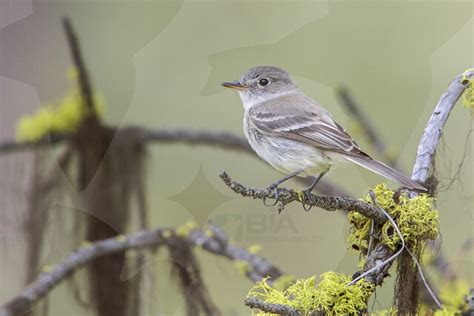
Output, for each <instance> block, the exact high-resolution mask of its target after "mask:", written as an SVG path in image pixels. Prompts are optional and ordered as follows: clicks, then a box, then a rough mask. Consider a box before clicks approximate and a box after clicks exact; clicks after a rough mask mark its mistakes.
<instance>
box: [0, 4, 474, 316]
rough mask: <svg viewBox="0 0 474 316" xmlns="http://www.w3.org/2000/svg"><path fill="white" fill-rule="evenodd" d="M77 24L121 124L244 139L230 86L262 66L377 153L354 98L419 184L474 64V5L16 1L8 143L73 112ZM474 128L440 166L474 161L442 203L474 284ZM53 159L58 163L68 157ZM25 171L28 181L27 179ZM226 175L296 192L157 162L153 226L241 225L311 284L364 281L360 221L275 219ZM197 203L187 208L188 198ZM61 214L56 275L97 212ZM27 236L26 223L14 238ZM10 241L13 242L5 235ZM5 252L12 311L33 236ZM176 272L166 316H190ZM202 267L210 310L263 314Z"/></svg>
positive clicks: (11, 199)
mask: <svg viewBox="0 0 474 316" xmlns="http://www.w3.org/2000/svg"><path fill="white" fill-rule="evenodd" d="M64 15H67V16H69V17H71V19H72V20H73V21H74V24H75V27H76V29H77V31H78V33H79V35H80V38H81V43H82V46H83V52H84V56H85V59H86V62H87V65H88V68H89V70H90V73H91V76H92V80H93V85H94V87H95V88H96V92H97V93H98V94H99V95H101V96H103V99H104V103H105V104H106V107H107V111H106V113H104V115H103V118H104V120H105V121H107V122H109V123H111V124H116V125H119V126H125V125H127V124H139V125H144V126H147V127H173V126H187V127H192V128H214V129H220V130H227V131H232V132H235V133H238V134H241V135H242V107H241V104H240V100H239V99H238V97H237V96H236V95H234V94H233V93H231V92H230V91H228V90H224V89H223V88H221V87H220V86H219V83H220V82H222V81H228V80H234V79H237V78H238V77H239V76H240V74H241V73H242V72H243V71H245V70H246V69H247V68H249V67H251V66H253V65H259V64H271V65H278V66H281V67H283V68H286V69H288V70H289V71H290V73H292V74H293V76H294V78H295V79H296V80H297V81H298V83H299V84H300V85H301V87H302V88H303V90H304V91H305V92H306V93H307V94H308V95H309V96H311V97H313V98H314V99H316V100H318V101H319V102H321V103H322V104H324V105H325V106H326V107H327V108H328V109H329V110H330V111H331V112H332V113H333V114H334V117H335V118H336V119H337V120H338V121H339V122H340V123H341V124H342V125H344V126H346V127H347V128H348V129H349V130H350V131H352V132H355V135H354V136H355V137H356V138H358V141H359V143H361V145H362V147H366V148H367V151H368V152H369V153H374V151H373V150H372V149H371V148H370V147H368V146H367V144H366V142H365V141H364V139H362V138H361V137H360V135H357V130H356V129H354V125H353V122H351V119H350V117H348V116H347V115H346V114H345V113H344V111H343V110H342V108H341V107H340V106H339V105H338V102H337V99H336V97H335V94H334V92H335V89H336V88H339V87H341V86H344V87H347V88H348V89H350V91H351V92H352V94H353V95H354V97H355V98H356V99H357V100H358V102H360V104H361V105H362V106H363V108H364V110H365V111H366V112H367V113H368V114H369V115H370V117H372V118H373V119H374V121H375V125H376V127H377V128H378V129H379V131H380V132H381V133H382V135H383V137H384V138H385V139H386V140H387V142H388V143H389V146H390V147H391V148H393V150H394V151H395V152H398V153H399V155H400V157H401V165H402V166H404V167H405V171H406V172H407V173H408V172H409V170H410V169H411V164H412V163H413V160H414V155H415V151H416V144H417V142H418V139H419V137H420V135H421V133H422V130H423V128H424V125H425V123H426V121H427V119H428V117H429V115H430V113H431V111H432V109H433V107H434V105H435V103H436V101H437V99H438V98H439V96H440V95H441V93H443V91H444V90H445V88H446V87H447V85H448V83H449V82H450V80H452V79H453V78H454V76H455V75H456V74H458V73H460V72H462V71H463V70H464V69H465V68H466V67H469V66H470V65H472V64H473V45H474V44H473V31H472V30H473V4H472V2H469V1H410V2H408V1H397V2H395V1H289V0H288V1H230V0H229V1H196V0H190V1H171V0H170V1H164V0H163V1H99V0H97V1H65V0H64V1H48V0H37V1H28V0H21V1H16V0H3V1H1V2H0V27H2V28H1V29H0V47H1V51H0V52H1V53H0V96H1V100H2V104H3V106H2V107H1V108H0V128H1V132H2V133H1V135H0V137H1V139H12V138H13V137H14V136H15V135H14V134H15V127H14V122H15V121H16V120H17V119H19V118H20V117H21V116H23V115H25V114H32V113H34V112H36V111H37V109H38V107H39V106H40V105H45V104H50V103H51V102H53V101H54V100H60V98H61V96H63V95H65V94H66V93H67V91H69V90H70V88H71V84H70V82H68V81H67V80H65V72H66V71H67V69H70V67H71V62H70V58H69V55H68V49H67V47H66V42H65V39H64V35H63V31H62V28H61V24H60V18H61V17H62V16H64ZM466 113H467V112H466V111H465V110H463V109H461V108H457V109H455V110H454V112H453V113H452V117H451V118H450V120H449V121H448V126H447V128H446V133H445V134H444V136H443V141H444V144H443V146H442V149H441V151H440V153H439V155H438V162H437V171H438V173H439V174H440V179H441V180H442V181H443V183H448V182H449V179H450V178H452V177H453V175H454V174H455V172H456V168H457V166H458V164H459V163H460V161H461V159H462V157H463V156H464V155H465V156H466V160H465V162H464V165H463V169H462V172H461V173H459V174H458V177H459V181H456V182H454V183H453V184H452V186H451V188H450V189H449V190H448V191H446V192H441V193H440V196H439V199H438V202H437V206H436V207H437V209H438V210H439V222H440V230H441V233H442V235H443V246H442V248H441V250H442V251H443V252H445V254H446V255H447V258H448V260H449V261H450V262H451V263H455V264H456V267H457V270H458V271H459V273H460V274H462V275H463V276H464V277H465V278H466V279H467V280H468V281H469V282H470V283H471V284H472V280H473V271H472V266H473V265H472V263H473V262H472V261H473V258H472V255H467V256H462V257H460V256H459V255H458V249H459V247H460V245H461V243H462V242H464V241H465V240H466V239H467V238H472V237H473V230H472V227H473V226H472V224H473V216H474V212H473V210H472V203H473V200H472V199H473V196H474V195H473V193H474V192H473V183H472V179H473V174H472V170H473V168H472V167H473V166H472V146H471V141H470V140H469V141H466V135H467V134H468V132H469V130H470V129H471V128H472V121H471V118H470V116H469V115H467V114H466ZM358 136H359V137H358ZM49 154H50V155H51V158H52V159H55V157H56V156H55V151H54V150H51V151H50V153H49ZM1 159H2V165H1V168H2V170H3V171H2V174H3V175H4V176H2V180H1V186H2V188H3V190H2V192H3V193H2V194H4V196H2V198H1V203H2V205H3V206H4V207H7V206H8V207H10V208H11V205H16V203H20V201H21V200H22V196H23V194H24V192H22V189H21V188H17V187H9V183H10V182H11V179H12V178H14V177H16V175H17V174H18V172H16V173H15V172H13V171H12V172H9V173H4V171H5V170H6V169H11V168H12V162H9V163H6V159H7V158H3V157H2V158H1ZM15 163H16V164H13V166H14V168H13V170H23V169H24V168H26V167H25V166H22V165H20V163H19V162H15ZM15 168H16V169H15ZM200 170H201V171H200ZM219 170H227V171H229V172H230V173H231V174H234V175H238V179H240V180H242V181H244V182H245V183H249V184H254V185H256V186H264V185H267V184H268V183H270V182H271V181H273V180H275V179H276V178H277V177H279V176H280V175H279V174H278V173H277V172H275V171H273V170H272V169H271V168H270V167H268V166H267V165H265V164H264V163H262V162H261V161H259V160H258V159H257V158H255V157H251V156H248V155H245V154H235V153H232V152H226V151H222V150H216V149H210V148H206V147H192V148H191V147H187V146H184V145H179V146H176V145H160V146H153V147H151V148H150V151H149V170H148V182H149V183H148V193H149V194H148V202H149V206H150V210H151V212H150V214H152V216H151V222H150V223H149V226H151V227H157V226H168V225H170V226H171V225H173V226H175V225H178V224H181V223H183V222H185V221H187V220H190V219H191V220H192V219H195V218H209V219H213V220H215V221H216V222H220V223H224V224H225V223H227V227H226V226H225V225H224V228H225V229H226V230H227V231H228V232H229V234H230V237H231V238H233V239H234V241H235V242H237V243H239V244H241V245H244V246H248V245H251V244H255V243H258V244H261V245H262V246H263V250H262V251H261V254H262V255H263V256H265V257H267V258H269V259H270V260H271V261H272V262H274V263H275V264H277V265H279V266H280V267H281V268H282V269H283V270H284V271H287V272H288V273H291V274H293V275H295V276H297V277H308V276H311V275H315V274H320V273H322V272H324V271H328V270H335V271H338V272H345V273H350V272H351V271H353V270H354V267H355V266H356V265H357V261H358V258H357V257H356V256H354V253H353V252H352V251H351V250H349V249H345V240H346V238H347V235H348V228H349V226H348V221H347V218H345V217H344V216H340V215H338V214H334V213H328V212H319V211H318V210H316V209H314V210H312V211H311V212H310V213H305V212H303V211H302V209H301V208H300V206H298V205H296V204H295V205H291V206H289V207H288V208H287V209H286V210H285V211H284V214H283V215H280V216H275V214H273V213H272V211H273V210H269V209H267V208H265V207H263V206H262V205H261V203H260V202H259V201H254V200H250V199H242V198H239V197H237V196H235V195H233V194H231V193H230V192H229V191H228V190H227V188H225V187H224V186H223V185H222V183H221V182H220V181H219V179H218V177H217V174H218V171H219ZM198 173H199V174H201V173H202V176H199V177H201V180H199V181H200V182H199V183H204V184H200V185H199V186H194V188H195V189H194V191H192V190H187V188H193V186H192V185H191V184H192V183H194V182H193V181H194V180H195V178H196V176H197V175H198ZM9 177H10V180H9ZM331 178H332V179H333V180H334V181H336V182H337V183H339V184H340V185H343V186H344V187H345V188H346V189H348V190H349V191H350V192H351V193H352V194H354V195H355V196H359V197H362V196H363V195H364V194H365V190H366V188H367V187H368V186H369V185H373V184H375V183H378V182H380V181H381V180H382V179H380V178H379V177H377V176H375V175H372V174H369V173H367V172H365V171H362V170H361V169H359V168H357V167H347V168H342V169H338V170H336V171H334V172H332V174H331ZM202 179H204V180H205V181H204V182H202ZM186 190H187V191H186ZM183 191H184V192H187V193H186V194H184V195H180V193H182V192H183ZM192 192H195V194H193V193H192ZM198 194H200V195H198ZM7 195H8V196H7ZM176 196H178V198H176ZM2 209H3V207H2ZM55 209H57V212H56V213H53V214H52V215H51V218H50V219H49V222H48V233H47V247H46V250H45V253H44V255H43V258H44V259H43V261H44V264H45V265H47V264H52V263H55V262H58V261H59V260H60V259H61V258H63V257H64V256H65V254H67V253H68V252H69V251H70V249H69V248H68V246H67V241H68V240H67V238H68V237H67V236H68V235H64V232H63V231H62V230H66V231H67V230H68V229H70V228H68V227H66V228H59V227H58V222H59V219H58V218H66V219H67V218H68V217H73V216H76V215H77V214H78V213H80V212H81V211H80V210H77V209H72V208H68V205H60V206H57V207H56V208H55ZM255 216H260V217H258V218H257V217H255ZM282 216H285V217H282ZM282 218H284V219H285V222H284V223H283V222H282ZM282 223H283V224H282ZM20 224H21V223H20V222H19V220H18V219H16V218H15V217H14V216H13V218H10V220H9V221H8V222H5V221H4V222H2V223H0V227H1V225H9V226H10V227H14V226H15V225H20ZM12 225H13V226H12ZM61 229H62V230H61ZM0 231H3V232H8V230H5V229H4V227H2V228H1V230H0ZM4 234H6V233H4ZM1 236H3V237H2V239H0V253H1V256H2V262H0V284H2V285H4V284H8V285H9V286H8V287H5V286H2V287H0V301H4V300H5V299H6V298H7V297H10V296H11V295H13V294H14V293H16V292H17V291H18V290H19V289H20V288H21V287H22V281H21V280H22V275H20V274H19V273H20V272H19V271H22V269H21V265H22V262H23V261H22V256H23V255H24V247H23V245H24V244H23V242H22V236H21V235H19V236H17V235H0V237H1ZM5 236H6V237H5ZM12 236H13V237H15V238H13V237H12ZM71 238H72V237H71ZM303 257H304V260H301V258H303ZM160 258H162V260H160V259H157V260H156V261H155V262H154V263H153V264H154V265H155V266H156V269H157V271H158V273H157V274H156V275H157V276H159V280H156V282H157V285H158V290H157V292H156V297H157V302H158V303H157V305H158V306H159V310H160V311H161V312H163V313H164V314H171V315H180V314H182V313H183V311H184V309H183V308H184V304H183V302H182V298H181V296H180V295H179V294H178V293H179V292H178V290H177V288H176V286H175V285H169V284H170V283H169V282H168V281H169V277H168V275H169V262H168V261H167V260H168V259H166V256H162V257H160ZM200 258H201V259H202V266H203V275H204V277H205V278H206V282H207V284H208V285H209V290H210V294H211V295H212V297H213V298H214V299H215V301H216V302H217V303H218V305H219V306H220V307H224V308H223V312H224V313H225V314H231V313H232V312H234V313H235V314H242V313H248V312H249V311H248V309H247V308H246V307H245V306H243V304H242V301H243V299H244V298H245V295H246V294H247V291H248V289H249V288H250V282H249V281H248V280H247V279H245V278H243V277H242V276H241V275H240V274H239V273H238V272H237V271H236V269H235V267H234V266H233V265H232V264H229V263H228V262H226V261H225V260H223V259H221V258H211V257H209V256H205V255H203V256H200ZM150 264H151V263H150ZM17 271H18V272H17ZM229 284H232V286H229ZM223 289H225V291H224V290H223ZM391 292H392V288H391V286H390V284H385V287H384V289H382V290H378V292H377V302H378V303H376V304H375V308H376V309H379V308H383V307H385V306H387V304H389V303H390V302H391V297H390V293H391ZM50 302H51V303H52V304H50V306H49V309H50V312H51V315H66V314H67V315H83V314H84V311H83V310H82V309H81V308H80V307H79V306H78V305H77V304H76V303H75V302H74V299H73V297H72V295H71V292H70V291H67V284H63V285H61V286H60V287H58V288H57V289H56V290H54V292H53V293H52V297H51V300H50Z"/></svg>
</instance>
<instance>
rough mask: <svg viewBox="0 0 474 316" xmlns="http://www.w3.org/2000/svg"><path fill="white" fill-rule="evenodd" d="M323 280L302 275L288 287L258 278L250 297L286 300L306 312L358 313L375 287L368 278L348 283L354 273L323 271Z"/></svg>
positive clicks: (267, 301) (276, 300) (302, 312)
mask: <svg viewBox="0 0 474 316" xmlns="http://www.w3.org/2000/svg"><path fill="white" fill-rule="evenodd" d="M320 279H321V280H320V282H319V284H316V277H315V276H313V277H310V278H307V279H298V280H296V281H294V282H293V283H292V284H291V285H290V286H288V288H287V289H286V290H284V291H282V290H278V289H276V288H275V287H271V286H270V285H269V284H268V283H267V280H268V278H266V279H263V280H261V281H260V282H257V284H256V285H255V286H254V287H253V288H252V289H251V290H250V291H249V294H248V297H253V298H256V299H258V300H261V301H264V302H266V303H270V304H284V305H287V306H290V307H292V308H294V309H296V310H297V311H298V312H300V313H301V314H302V315H310V314H311V313H312V312H314V311H324V312H325V313H327V314H330V315H331V314H332V315H334V314H336V315H340V314H355V313H357V312H358V311H360V310H362V309H365V308H366V307H367V306H366V301H367V299H368V298H369V296H370V295H371V294H372V292H373V291H374V286H373V285H372V284H370V283H368V282H367V281H365V280H360V281H359V282H357V283H356V284H355V285H351V286H349V285H347V284H348V283H349V282H350V281H351V277H350V276H348V275H345V274H341V273H336V272H333V271H329V272H326V273H324V274H322V275H321V277H320Z"/></svg>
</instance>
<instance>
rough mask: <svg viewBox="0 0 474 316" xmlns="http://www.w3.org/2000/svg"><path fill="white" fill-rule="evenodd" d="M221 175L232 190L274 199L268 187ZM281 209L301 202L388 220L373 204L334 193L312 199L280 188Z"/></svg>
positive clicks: (273, 192) (272, 191) (325, 208)
mask: <svg viewBox="0 0 474 316" xmlns="http://www.w3.org/2000/svg"><path fill="white" fill-rule="evenodd" d="M219 177H220V178H221V179H222V181H223V182H224V183H225V185H226V186H228V187H229V188H230V189H231V190H232V191H234V192H235V193H238V194H240V195H242V196H245V197H252V198H254V199H261V200H263V199H265V198H268V199H274V198H276V196H275V191H274V190H267V189H259V188H253V187H248V186H245V185H243V184H241V183H239V182H237V181H235V180H232V179H231V177H230V176H229V175H228V174H227V173H226V172H221V173H220V174H219ZM278 202H279V203H280V205H279V211H281V210H283V209H284V207H285V206H286V205H288V204H290V203H292V202H299V203H301V204H305V205H308V206H317V207H319V208H322V209H324V210H326V211H335V210H344V211H348V212H350V211H357V212H359V213H361V214H363V215H365V216H367V217H368V218H371V219H373V220H374V221H375V222H376V223H384V222H385V221H386V218H385V216H384V215H383V213H382V212H380V211H379V210H378V209H376V208H375V207H373V206H372V205H370V204H368V203H365V202H363V201H360V200H356V199H353V198H350V197H345V196H333V195H317V194H311V198H310V200H308V199H307V198H306V196H305V195H304V194H302V193H301V192H297V191H294V190H291V189H286V188H279V195H278Z"/></svg>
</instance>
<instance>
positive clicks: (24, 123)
mask: <svg viewBox="0 0 474 316" xmlns="http://www.w3.org/2000/svg"><path fill="white" fill-rule="evenodd" d="M94 101H95V106H96V108H95V112H96V113H97V114H98V115H100V114H102V113H103V112H104V108H105V106H104V102H103V101H102V100H101V99H100V98H99V97H97V96H94ZM89 114H90V110H89V108H88V107H87V106H85V105H84V104H83V102H82V98H81V95H80V93H79V88H78V87H77V86H76V87H75V88H74V89H73V90H72V91H71V92H69V93H68V94H66V95H65V96H64V97H63V98H62V99H61V100H60V101H58V102H56V103H53V104H49V105H44V106H42V107H41V108H39V109H38V111H37V112H36V113H35V114H33V115H31V116H24V117H22V118H20V120H19V121H18V123H17V131H16V134H17V138H18V140H19V141H30V142H35V141H38V140H40V139H42V138H44V137H45V136H46V135H48V134H72V133H74V132H76V131H77V130H78V128H79V126H80V124H81V122H82V120H83V119H84V118H85V117H86V116H88V115H89Z"/></svg>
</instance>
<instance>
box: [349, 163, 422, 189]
mask: <svg viewBox="0 0 474 316" xmlns="http://www.w3.org/2000/svg"><path fill="white" fill-rule="evenodd" d="M345 158H346V159H347V160H349V161H352V162H353V163H355V164H357V165H359V166H362V167H364V168H366V169H369V170H370V171H372V172H375V173H377V174H379V175H381V176H382V177H385V178H387V179H390V180H393V181H396V182H398V183H400V184H401V185H402V186H404V187H406V188H408V189H414V190H419V191H427V189H426V188H425V187H424V186H423V185H421V184H420V183H418V182H416V181H413V180H411V179H409V178H408V177H406V176H404V175H403V174H401V173H400V172H398V171H397V170H395V169H393V168H390V167H389V166H387V165H386V164H384V163H381V162H380V161H377V160H374V159H372V158H371V157H368V156H364V157H362V156H345Z"/></svg>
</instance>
